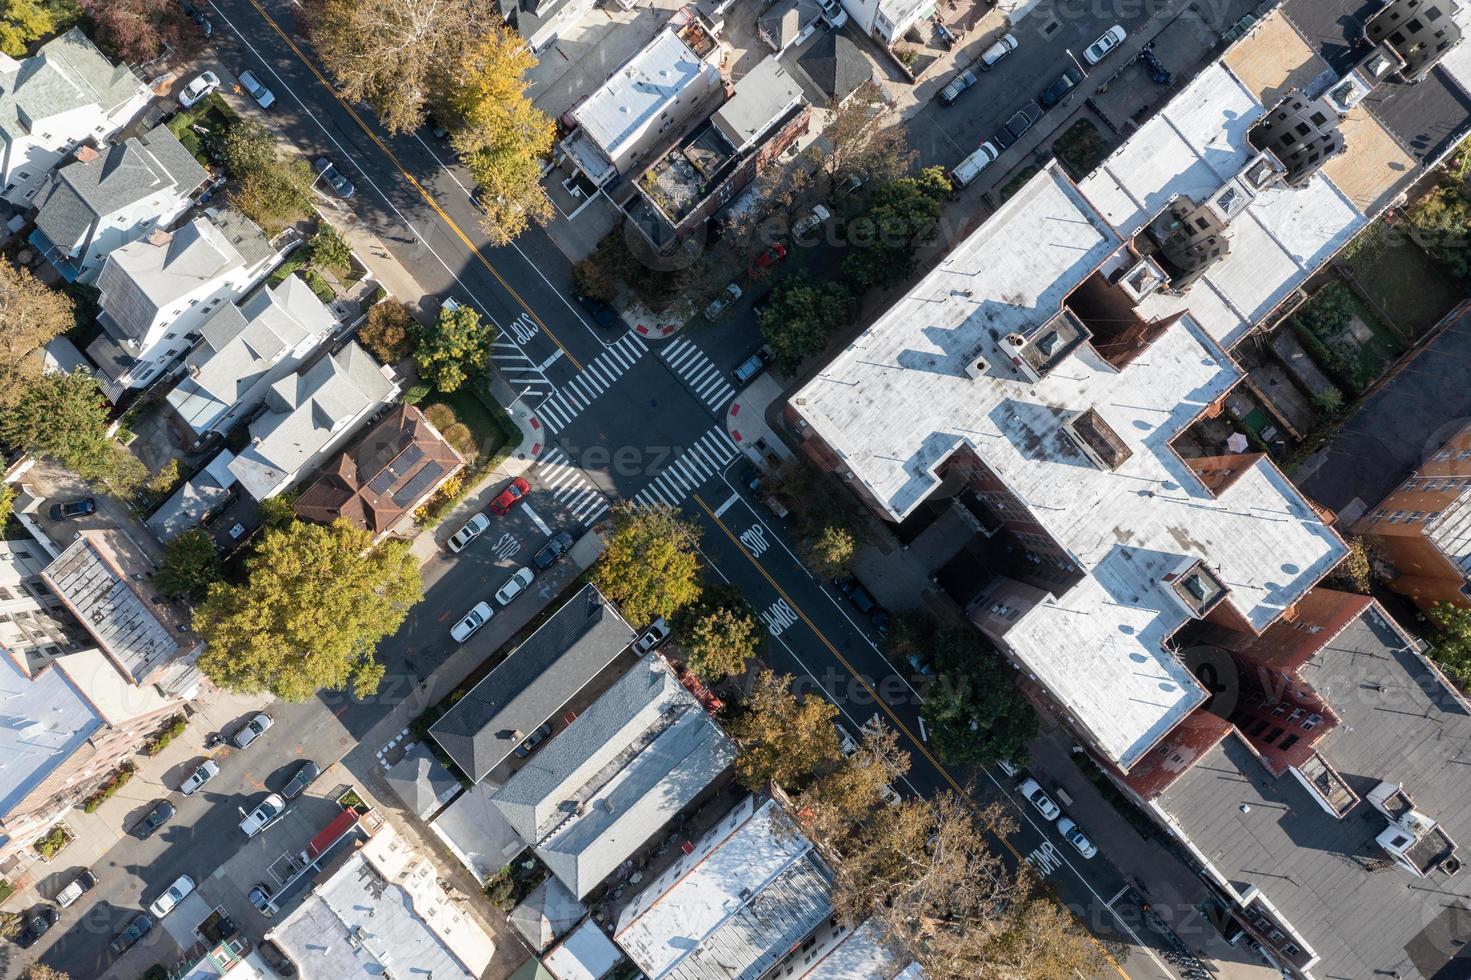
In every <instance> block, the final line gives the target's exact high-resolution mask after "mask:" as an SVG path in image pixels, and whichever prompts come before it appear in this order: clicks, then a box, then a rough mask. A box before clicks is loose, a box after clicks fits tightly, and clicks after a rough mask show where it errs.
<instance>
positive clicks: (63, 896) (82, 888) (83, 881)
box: [56, 871, 97, 909]
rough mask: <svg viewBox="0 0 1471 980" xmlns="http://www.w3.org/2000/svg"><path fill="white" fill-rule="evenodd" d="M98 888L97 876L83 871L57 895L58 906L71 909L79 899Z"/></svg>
mask: <svg viewBox="0 0 1471 980" xmlns="http://www.w3.org/2000/svg"><path fill="white" fill-rule="evenodd" d="M96 887H97V876H96V875H94V874H93V873H92V872H90V871H82V872H80V873H78V874H77V876H76V877H75V878H73V879H72V880H71V883H70V884H68V885H67V886H66V887H65V888H63V889H62V890H61V891H59V892H57V893H56V904H57V905H60V906H61V907H62V908H64V909H68V908H71V907H72V906H73V905H75V904H76V901H77V899H79V898H81V897H82V896H83V895H85V894H87V892H89V891H91V890H92V889H94V888H96Z"/></svg>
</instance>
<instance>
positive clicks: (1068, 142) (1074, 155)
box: [1052, 119, 1109, 180]
mask: <svg viewBox="0 0 1471 980" xmlns="http://www.w3.org/2000/svg"><path fill="white" fill-rule="evenodd" d="M1108 150H1109V147H1108V143H1106V142H1105V141H1104V139H1103V134H1101V133H1100V132H1098V127H1097V126H1095V125H1094V124H1093V121H1092V120H1091V119H1079V120H1078V121H1077V122H1075V123H1073V124H1072V125H1071V126H1069V127H1068V128H1067V129H1066V130H1065V131H1064V132H1063V134H1062V135H1061V136H1059V137H1058V138H1057V139H1055V140H1054V141H1053V142H1052V152H1053V153H1054V154H1055V155H1056V156H1057V159H1058V160H1060V161H1061V162H1062V165H1063V166H1064V167H1066V168H1067V171H1068V173H1069V174H1070V175H1071V176H1072V178H1073V179H1074V180H1082V179H1083V178H1084V177H1086V176H1087V175H1088V174H1090V173H1092V171H1093V168H1094V167H1096V166H1098V165H1099V164H1100V163H1102V162H1103V159H1104V157H1106V156H1108Z"/></svg>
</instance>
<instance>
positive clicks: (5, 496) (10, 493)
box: [0, 483, 15, 531]
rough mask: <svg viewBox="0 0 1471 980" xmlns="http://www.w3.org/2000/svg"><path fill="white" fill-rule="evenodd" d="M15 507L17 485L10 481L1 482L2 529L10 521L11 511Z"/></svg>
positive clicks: (0, 518)
mask: <svg viewBox="0 0 1471 980" xmlns="http://www.w3.org/2000/svg"><path fill="white" fill-rule="evenodd" d="M14 509H15V487H13V486H11V485H10V484H9V483H0V531H3V530H4V528H5V525H6V524H7V523H9V521H10V515H11V512H12V511H13V510H14Z"/></svg>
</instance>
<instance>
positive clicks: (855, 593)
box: [833, 575, 879, 616]
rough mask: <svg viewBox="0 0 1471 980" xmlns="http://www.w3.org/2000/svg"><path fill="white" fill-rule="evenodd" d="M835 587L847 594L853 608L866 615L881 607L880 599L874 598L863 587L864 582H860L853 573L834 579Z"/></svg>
mask: <svg viewBox="0 0 1471 980" xmlns="http://www.w3.org/2000/svg"><path fill="white" fill-rule="evenodd" d="M833 587H834V588H836V589H837V590H838V591H839V592H841V593H843V595H845V596H847V598H848V601H849V602H850V603H852V605H853V608H854V609H857V610H858V611H859V612H861V613H863V614H864V615H865V616H866V615H868V614H869V613H871V612H873V611H874V610H875V609H877V608H878V607H879V604H878V600H876V599H874V597H873V596H872V595H870V594H869V592H868V590H867V589H865V588H864V587H863V583H861V582H859V581H858V579H856V578H854V577H853V576H852V575H847V576H844V577H843V578H840V579H834V580H833Z"/></svg>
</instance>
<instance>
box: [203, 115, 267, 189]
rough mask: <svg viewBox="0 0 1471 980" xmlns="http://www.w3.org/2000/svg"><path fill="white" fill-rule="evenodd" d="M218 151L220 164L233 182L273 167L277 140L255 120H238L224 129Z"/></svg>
mask: <svg viewBox="0 0 1471 980" xmlns="http://www.w3.org/2000/svg"><path fill="white" fill-rule="evenodd" d="M218 149H219V154H220V162H221V163H222V164H224V167H225V169H226V170H228V171H229V172H230V176H232V177H235V178H236V179H239V178H241V177H244V176H245V175H246V174H248V173H254V172H256V171H260V170H270V169H271V168H272V167H274V166H275V165H276V156H277V154H276V138H275V137H274V136H272V135H271V131H270V130H269V129H267V128H266V127H265V126H263V125H262V124H260V123H258V122H256V121H255V120H254V119H241V120H240V121H239V122H237V123H235V124H234V125H232V126H230V127H229V128H228V129H226V130H225V132H224V135H223V136H221V137H220V141H219V148H218Z"/></svg>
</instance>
